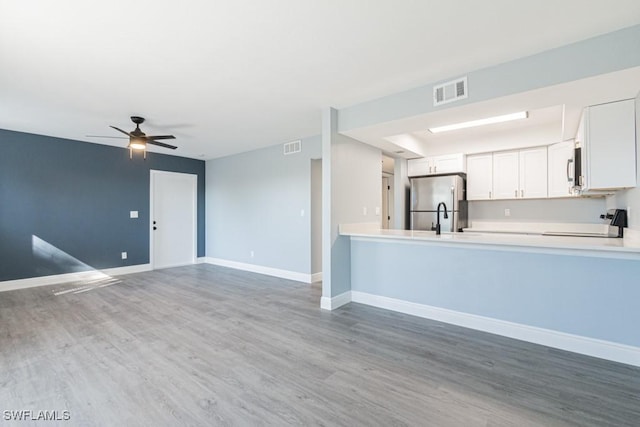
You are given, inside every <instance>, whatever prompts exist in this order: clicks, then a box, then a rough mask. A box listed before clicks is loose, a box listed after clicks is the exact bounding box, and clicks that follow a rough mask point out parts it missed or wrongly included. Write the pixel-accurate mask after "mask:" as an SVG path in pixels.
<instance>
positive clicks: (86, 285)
mask: <svg viewBox="0 0 640 427" xmlns="http://www.w3.org/2000/svg"><path fill="white" fill-rule="evenodd" d="M31 249H32V252H33V256H34V258H35V259H36V260H37V261H39V262H42V263H45V264H51V265H55V266H56V267H58V268H61V269H63V270H64V271H67V272H70V273H80V272H83V273H87V275H86V276H85V275H84V274H83V278H82V279H81V280H79V281H77V282H76V283H75V285H76V286H74V287H72V288H65V289H60V290H54V291H53V294H54V295H64V294H68V293H74V294H79V293H82V292H87V291H90V290H93V289H98V288H104V287H106V286H111V285H115V284H116V283H121V280H119V279H115V278H113V277H111V276H109V275H107V274H104V273H102V272H101V271H98V270H96V269H95V268H93V267H91V266H90V265H88V264H86V263H84V262H82V261H80V260H79V259H77V258H75V257H73V256H71V255H69V254H68V253H66V252H64V251H63V250H61V249H59V248H57V247H55V246H53V245H52V244H51V243H49V242H47V241H45V240H43V239H41V238H40V237H38V236H36V235H32V236H31Z"/></svg>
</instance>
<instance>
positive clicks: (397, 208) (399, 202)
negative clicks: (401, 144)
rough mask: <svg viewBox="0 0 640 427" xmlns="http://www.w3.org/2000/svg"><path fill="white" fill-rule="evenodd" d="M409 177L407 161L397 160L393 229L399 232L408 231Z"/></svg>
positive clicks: (394, 178) (395, 165)
mask: <svg viewBox="0 0 640 427" xmlns="http://www.w3.org/2000/svg"><path fill="white" fill-rule="evenodd" d="M410 188H411V183H410V182H409V175H408V171H407V160H406V159H395V163H394V173H393V189H394V195H393V196H394V201H393V203H394V206H393V212H394V216H393V224H392V225H391V228H396V229H399V230H406V229H408V228H409V227H408V225H409V219H408V218H409V212H408V210H407V206H408V203H409V189H410Z"/></svg>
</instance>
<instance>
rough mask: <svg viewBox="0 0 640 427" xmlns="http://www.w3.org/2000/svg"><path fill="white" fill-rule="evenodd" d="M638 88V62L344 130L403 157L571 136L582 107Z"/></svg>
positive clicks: (628, 95) (548, 141) (523, 144)
mask: <svg viewBox="0 0 640 427" xmlns="http://www.w3.org/2000/svg"><path fill="white" fill-rule="evenodd" d="M639 92H640V67H633V68H628V69H625V70H622V71H617V72H613V73H608V74H601V75H598V76H595V77H589V78H585V79H581V80H575V81H572V82H568V83H563V84H559V85H554V86H548V87H545V88H542V89H536V90H532V91H528V92H521V93H518V94H515V95H510V96H505V97H500V98H494V99H490V100H488V101H483V102H476V103H471V104H464V105H462V106H460V107H455V106H454V107H451V108H447V109H443V110H438V111H435V112H431V113H427V114H422V115H418V116H413V117H407V118H404V119H399V120H394V121H390V122H384V123H379V124H375V125H372V126H367V127H362V128H358V129H353V130H350V131H345V132H342V133H344V134H345V135H348V136H350V137H352V138H354V139H357V140H359V141H362V142H366V143H368V144H371V145H374V146H376V147H379V148H380V149H382V150H383V151H384V152H386V153H389V154H390V155H395V156H397V157H404V158H407V159H411V158H415V157H422V156H431V155H440V154H452V153H465V154H472V153H481V152H489V151H498V150H506V149H515V148H522V147H532V146H536V145H548V144H551V143H554V142H560V141H564V140H567V139H572V138H574V136H575V134H576V131H577V129H578V124H579V121H580V116H581V114H582V111H583V109H584V107H586V106H589V105H597V104H604V103H607V102H612V101H617V100H621V99H630V98H634V97H636V96H638V93H639ZM519 111H527V112H528V118H527V119H522V120H516V121H512V122H507V123H498V124H492V125H486V126H480V127H473V128H467V129H460V130H455V131H450V132H443V133H438V134H433V133H431V132H429V131H428V129H429V128H431V127H436V126H443V125H449V124H454V123H461V122H466V121H471V120H478V119H483V118H489V117H495V116H501V115H504V114H510V113H516V112H519Z"/></svg>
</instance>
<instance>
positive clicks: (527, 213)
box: [468, 197, 607, 224]
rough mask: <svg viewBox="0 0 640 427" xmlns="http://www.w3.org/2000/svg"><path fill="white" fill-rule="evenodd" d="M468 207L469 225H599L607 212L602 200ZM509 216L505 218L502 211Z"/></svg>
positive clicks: (505, 202) (488, 203)
mask: <svg viewBox="0 0 640 427" xmlns="http://www.w3.org/2000/svg"><path fill="white" fill-rule="evenodd" d="M468 203H469V221H470V223H473V221H500V222H575V223H584V224H600V223H602V220H601V219H600V214H603V213H604V212H605V211H606V209H607V203H606V200H605V199H604V197H598V198H571V199H569V198H567V199H532V200H475V201H470V202H468ZM505 209H509V210H510V214H511V216H509V217H506V216H505V215H504V210H505Z"/></svg>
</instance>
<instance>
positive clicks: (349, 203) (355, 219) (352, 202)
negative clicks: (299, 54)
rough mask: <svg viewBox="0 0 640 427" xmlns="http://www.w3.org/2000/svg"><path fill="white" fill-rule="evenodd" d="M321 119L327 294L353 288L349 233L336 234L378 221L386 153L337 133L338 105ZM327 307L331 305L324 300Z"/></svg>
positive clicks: (325, 291) (326, 111)
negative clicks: (341, 228) (342, 227)
mask: <svg viewBox="0 0 640 427" xmlns="http://www.w3.org/2000/svg"><path fill="white" fill-rule="evenodd" d="M322 120H323V123H322V153H323V160H322V167H323V170H322V172H323V183H322V184H323V186H322V191H323V200H322V203H323V229H322V233H323V257H322V260H323V267H322V279H323V283H322V296H323V298H324V299H326V298H332V297H335V296H337V295H340V294H342V293H344V292H347V291H349V290H350V288H351V269H350V265H351V261H350V258H351V254H350V249H349V248H350V246H349V238H348V237H344V236H339V235H338V227H339V225H340V224H353V223H377V224H378V226H379V224H380V216H379V215H376V212H375V210H376V208H380V210H381V209H382V206H381V203H382V182H381V179H380V178H381V176H382V162H381V161H380V160H381V158H382V157H381V156H382V152H381V151H380V150H379V149H377V148H374V147H372V146H370V145H366V144H363V143H361V142H359V141H356V140H354V139H351V138H349V137H346V136H344V135H340V134H338V133H337V125H338V124H337V111H336V110H335V109H333V108H327V109H326V110H325V111H324V112H323V118H322ZM365 209H366V213H365V212H364V210H365ZM323 307H325V308H328V307H327V306H326V304H325V303H323Z"/></svg>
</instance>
